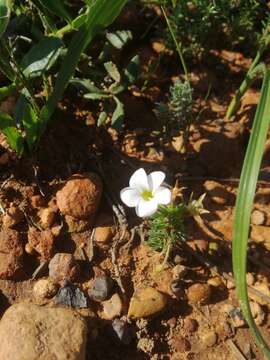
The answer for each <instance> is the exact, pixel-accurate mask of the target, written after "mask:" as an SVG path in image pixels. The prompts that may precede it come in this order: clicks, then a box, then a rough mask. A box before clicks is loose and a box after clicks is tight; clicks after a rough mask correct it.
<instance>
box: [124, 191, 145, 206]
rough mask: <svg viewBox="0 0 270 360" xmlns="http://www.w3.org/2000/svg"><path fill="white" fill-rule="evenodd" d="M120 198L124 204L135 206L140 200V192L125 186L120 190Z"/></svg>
mask: <svg viewBox="0 0 270 360" xmlns="http://www.w3.org/2000/svg"><path fill="white" fill-rule="evenodd" d="M120 198H121V200H122V201H123V203H124V204H126V205H127V206H129V207H135V206H137V205H138V202H139V201H140V194H139V193H138V191H137V190H136V189H131V188H130V187H126V188H124V189H122V190H121V192H120Z"/></svg>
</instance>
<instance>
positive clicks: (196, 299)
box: [187, 283, 211, 305]
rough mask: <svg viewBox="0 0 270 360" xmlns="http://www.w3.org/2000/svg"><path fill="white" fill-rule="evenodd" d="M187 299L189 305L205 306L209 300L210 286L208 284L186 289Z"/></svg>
mask: <svg viewBox="0 0 270 360" xmlns="http://www.w3.org/2000/svg"><path fill="white" fill-rule="evenodd" d="M187 298H188V301H189V302H190V303H191V304H194V305H196V304H199V305H206V304H208V303H209V301H210V298H211V286H210V285H209V284H199V283H198V284H193V285H191V286H190V287H189V288H188V289H187Z"/></svg>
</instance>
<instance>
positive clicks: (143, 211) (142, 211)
mask: <svg viewBox="0 0 270 360" xmlns="http://www.w3.org/2000/svg"><path fill="white" fill-rule="evenodd" d="M157 208H158V203H157V201H156V200H155V199H152V200H149V201H145V200H143V199H140V201H139V203H138V205H137V206H136V214H137V216H139V217H147V216H151V215H153V214H154V213H155V212H156V211H157Z"/></svg>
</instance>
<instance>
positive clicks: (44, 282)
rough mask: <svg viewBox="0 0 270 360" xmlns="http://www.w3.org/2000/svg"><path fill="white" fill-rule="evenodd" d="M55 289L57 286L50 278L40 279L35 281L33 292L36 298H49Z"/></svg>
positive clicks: (54, 292) (55, 291)
mask: <svg viewBox="0 0 270 360" xmlns="http://www.w3.org/2000/svg"><path fill="white" fill-rule="evenodd" d="M57 290H58V286H57V285H56V284H55V283H54V282H53V281H52V280H51V279H40V280H38V281H37V282H36V283H35V285H34V288H33V293H34V296H35V297H36V298H37V299H44V298H45V299H50V298H52V297H53V296H54V295H55V294H56V293H57Z"/></svg>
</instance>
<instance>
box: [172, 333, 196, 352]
mask: <svg viewBox="0 0 270 360" xmlns="http://www.w3.org/2000/svg"><path fill="white" fill-rule="evenodd" d="M171 346H172V347H173V348H174V349H175V350H176V351H178V352H181V353H183V352H185V351H189V350H190V349H191V345H190V342H189V341H188V340H187V339H185V338H184V337H182V336H177V337H174V338H173V339H172V341H171Z"/></svg>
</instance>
